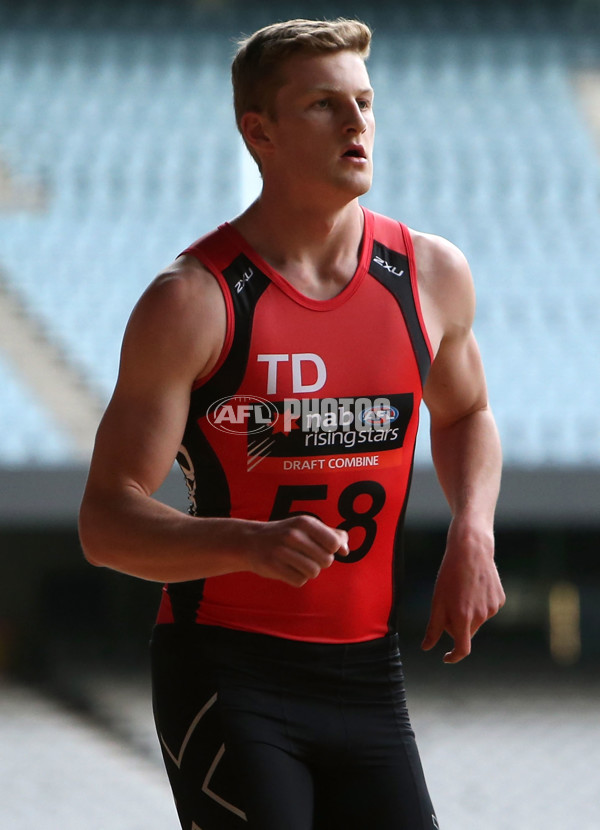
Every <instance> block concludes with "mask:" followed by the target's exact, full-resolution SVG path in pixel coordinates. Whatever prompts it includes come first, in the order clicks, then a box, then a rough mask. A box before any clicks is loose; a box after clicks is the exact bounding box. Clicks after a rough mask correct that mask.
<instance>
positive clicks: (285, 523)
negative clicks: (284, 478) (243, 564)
mask: <svg viewBox="0 0 600 830" xmlns="http://www.w3.org/2000/svg"><path fill="white" fill-rule="evenodd" d="M348 553H349V548H348V534H347V533H346V531H345V530H338V529H337V528H331V527H328V526H327V525H325V524H323V522H322V521H320V519H317V518H316V517H315V516H306V515H301V516H292V517H290V518H288V519H281V520H279V521H273V522H264V523H263V522H256V523H254V538H253V541H252V543H251V546H250V551H249V554H248V555H249V558H250V570H251V571H252V572H253V573H255V574H258V575H259V576H264V577H267V578H270V579H280V580H282V581H283V582H287V584H288V585H292V586H294V587H297V588H301V587H302V586H303V585H305V584H306V583H307V582H308V580H309V579H316V577H318V576H319V574H320V573H321V571H322V570H323V569H324V568H329V567H330V566H331V565H332V564H333V562H334V559H335V555H336V554H340V555H342V556H348Z"/></svg>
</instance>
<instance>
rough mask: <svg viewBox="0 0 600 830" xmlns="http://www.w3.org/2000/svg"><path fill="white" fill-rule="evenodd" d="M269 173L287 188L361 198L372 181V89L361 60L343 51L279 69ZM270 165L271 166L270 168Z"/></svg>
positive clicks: (296, 60) (270, 124)
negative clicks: (280, 78)
mask: <svg viewBox="0 0 600 830" xmlns="http://www.w3.org/2000/svg"><path fill="white" fill-rule="evenodd" d="M282 74H283V76H284V77H285V79H286V80H285V83H284V84H283V86H282V87H281V88H280V89H279V90H278V92H277V94H276V97H275V103H274V112H275V120H273V121H269V122H268V132H269V135H270V138H271V150H270V158H269V159H267V160H266V162H267V164H266V165H265V171H266V172H267V175H268V172H269V170H270V169H272V170H274V171H275V174H276V175H278V176H283V177H284V180H285V181H286V182H287V183H289V185H290V186H293V187H295V188H297V187H300V188H302V189H304V188H307V189H308V190H310V191H312V192H315V188H317V190H318V192H319V193H321V194H322V195H323V196H325V194H326V192H332V193H333V192H338V193H340V192H341V193H343V194H344V197H345V198H347V197H348V196H349V195H350V196H351V198H354V197H356V196H360V195H361V194H362V193H365V192H366V191H367V190H368V189H369V187H370V186H371V180H372V176H373V164H372V153H373V138H374V134H375V119H374V116H373V90H372V89H371V84H370V82H369V75H368V73H367V69H366V66H365V63H364V61H363V60H362V58H361V57H360V56H359V55H358V54H356V53H355V52H350V51H343V52H334V53H329V54H323V55H309V56H307V55H295V56H293V57H291V58H289V60H287V61H286V63H285V64H284V65H283V67H282ZM269 162H272V164H269Z"/></svg>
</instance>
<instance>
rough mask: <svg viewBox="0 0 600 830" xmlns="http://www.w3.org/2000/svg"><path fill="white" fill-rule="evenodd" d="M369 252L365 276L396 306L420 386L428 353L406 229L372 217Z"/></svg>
mask: <svg viewBox="0 0 600 830" xmlns="http://www.w3.org/2000/svg"><path fill="white" fill-rule="evenodd" d="M373 217H374V230H373V250H372V255H371V264H370V266H369V273H370V274H371V276H372V277H374V278H375V279H376V280H378V282H380V283H381V284H382V285H384V286H385V287H386V288H387V289H388V290H389V291H390V292H391V294H392V295H393V296H394V298H395V299H396V302H397V303H398V305H399V306H400V309H401V311H402V314H403V316H404V320H405V322H406V326H407V329H408V333H409V336H410V339H411V343H412V346H413V350H414V353H415V357H416V359H417V364H418V366H419V375H420V377H421V385H422V386H424V385H425V381H426V379H427V374H428V372H429V369H430V367H431V361H432V350H431V344H430V342H429V337H428V336H427V330H426V327H425V322H424V320H423V315H422V312H421V304H420V301H419V289H418V283H417V266H416V262H415V255H414V249H413V245H412V239H411V235H410V231H409V229H408V228H407V227H406V225H403V224H402V223H401V222H397V221H395V220H393V219H390V218H388V217H387V216H382V215H381V214H377V213H375V214H373Z"/></svg>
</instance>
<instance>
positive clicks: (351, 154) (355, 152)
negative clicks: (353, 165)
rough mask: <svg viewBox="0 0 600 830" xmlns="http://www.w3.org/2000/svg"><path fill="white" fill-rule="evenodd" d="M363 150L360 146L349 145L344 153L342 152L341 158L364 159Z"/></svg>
mask: <svg viewBox="0 0 600 830" xmlns="http://www.w3.org/2000/svg"><path fill="white" fill-rule="evenodd" d="M366 157H367V156H366V154H365V151H364V150H363V148H362V147H360V146H359V147H349V148H348V150H346V152H345V153H343V154H342V158H355V159H366Z"/></svg>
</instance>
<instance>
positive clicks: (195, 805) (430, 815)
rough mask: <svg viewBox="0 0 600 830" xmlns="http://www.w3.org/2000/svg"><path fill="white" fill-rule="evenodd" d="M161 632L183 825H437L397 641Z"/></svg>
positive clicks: (156, 653)
mask: <svg viewBox="0 0 600 830" xmlns="http://www.w3.org/2000/svg"><path fill="white" fill-rule="evenodd" d="M196 629H203V626H195V627H194V631H189V630H184V631H181V630H179V631H178V630H177V628H176V627H175V626H173V625H164V626H159V627H157V629H156V630H155V634H154V638H153V685H154V706H155V716H156V723H157V729H158V732H159V736H160V739H161V744H162V747H163V755H164V758H165V764H166V767H167V771H168V773H169V778H170V781H171V786H172V789H173V793H174V796H175V800H176V804H177V809H178V813H179V817H180V820H181V824H182V828H183V830H194V827H196V828H202V830H434V828H437V827H438V824H437V819H436V818H435V815H434V811H433V807H432V805H431V801H430V798H429V795H428V792H427V787H426V784H425V780H424V776H423V772H422V768H421V763H420V760H419V755H418V751H417V746H416V743H415V739H414V734H413V731H412V729H411V726H410V722H409V719H408V714H407V711H406V705H405V700H404V689H403V680H402V668H401V664H400V659H399V654H398V650H397V643H396V641H395V638H385V639H384V640H378V641H373V642H372V643H359V644H351V645H349V646H346V645H333V646H329V645H322V644H317V645H314V644H308V643H286V641H283V642H281V641H277V640H276V639H275V638H265V637H262V636H261V635H252V634H250V635H248V634H243V633H242V634H240V633H239V632H223V631H222V630H219V629H204V630H200V631H197V630H196Z"/></svg>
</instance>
